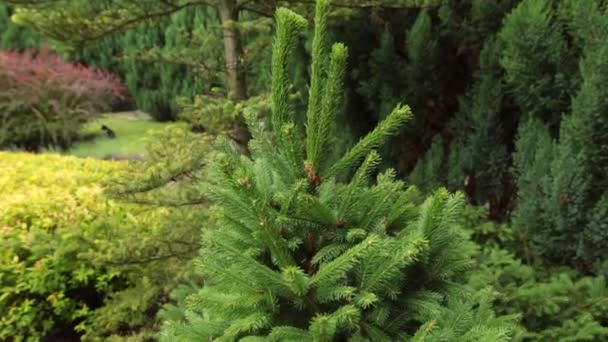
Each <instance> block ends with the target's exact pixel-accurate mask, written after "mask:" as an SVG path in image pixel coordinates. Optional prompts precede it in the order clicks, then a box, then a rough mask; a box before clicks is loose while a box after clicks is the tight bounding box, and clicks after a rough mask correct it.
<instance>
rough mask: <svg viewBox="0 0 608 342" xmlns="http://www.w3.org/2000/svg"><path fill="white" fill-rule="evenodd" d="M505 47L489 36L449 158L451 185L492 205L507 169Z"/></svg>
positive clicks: (458, 119)
mask: <svg viewBox="0 0 608 342" xmlns="http://www.w3.org/2000/svg"><path fill="white" fill-rule="evenodd" d="M501 50H502V46H501V44H500V43H499V42H497V41H495V40H492V39H489V40H488V41H487V42H486V43H485V45H484V47H483V49H482V51H481V56H480V61H479V64H480V67H479V70H478V72H477V74H476V83H475V85H474V86H473V88H472V89H470V90H469V92H468V93H467V95H465V96H464V97H463V98H462V99H461V102H460V112H459V113H458V114H457V115H456V119H455V122H454V130H455V131H456V132H458V135H457V136H456V139H455V141H454V142H453V144H452V149H451V151H450V159H449V164H448V168H449V179H448V180H449V184H450V187H451V188H452V189H455V190H458V189H462V188H465V189H467V190H468V193H469V195H470V196H471V197H472V199H473V200H474V201H475V202H477V203H480V204H482V203H487V202H489V203H490V204H491V205H492V204H494V203H496V202H498V201H499V200H500V198H501V196H503V193H504V190H503V187H504V185H503V182H504V178H505V175H506V173H507V171H508V165H509V154H508V150H507V146H506V143H507V139H506V137H505V134H504V132H503V129H502V125H503V118H504V115H503V113H502V111H503V92H504V85H503V82H502V79H501V76H502V74H501V69H500V67H499V65H498V59H499V56H500V52H501Z"/></svg>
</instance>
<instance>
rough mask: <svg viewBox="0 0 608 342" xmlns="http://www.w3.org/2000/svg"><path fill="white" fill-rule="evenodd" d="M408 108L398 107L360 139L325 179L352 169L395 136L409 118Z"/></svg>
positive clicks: (328, 172)
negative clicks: (370, 152) (373, 150)
mask: <svg viewBox="0 0 608 342" xmlns="http://www.w3.org/2000/svg"><path fill="white" fill-rule="evenodd" d="M411 114H412V113H411V110H410V107H409V106H402V105H399V106H397V107H395V109H394V110H393V112H392V113H391V114H390V115H389V116H388V117H387V118H386V119H385V120H384V121H382V122H381V123H380V124H379V125H378V126H377V127H376V128H375V129H374V130H373V131H372V132H370V133H369V134H368V135H366V136H365V137H364V138H363V139H361V140H360V141H359V142H358V143H357V144H356V145H355V146H354V147H353V148H351V149H350V150H349V151H348V152H347V153H346V154H345V155H344V156H343V157H342V158H340V160H338V161H337V162H336V163H335V164H334V165H333V166H332V167H331V168H330V169H329V170H328V171H327V174H326V177H328V178H329V177H337V176H340V175H342V174H343V173H345V172H346V171H348V170H350V169H352V168H353V167H354V166H355V165H356V164H357V163H358V162H359V161H360V160H361V159H362V158H363V157H364V156H365V155H366V154H367V153H369V151H371V150H372V149H374V148H377V147H378V146H380V145H381V144H382V143H384V142H385V141H386V139H387V138H388V137H390V136H392V135H394V134H396V133H397V132H398V130H399V128H400V127H401V126H402V125H403V124H404V123H405V122H406V121H407V120H408V119H409V118H410V117H411Z"/></svg>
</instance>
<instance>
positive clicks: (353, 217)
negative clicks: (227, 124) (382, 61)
mask: <svg viewBox="0 0 608 342" xmlns="http://www.w3.org/2000/svg"><path fill="white" fill-rule="evenodd" d="M328 7H329V6H328V2H327V1H324V0H319V1H317V8H316V15H315V23H316V26H315V36H314V40H313V60H312V79H311V85H310V96H309V104H308V111H307V116H306V123H307V124H306V126H305V128H303V127H302V126H301V125H297V124H295V123H294V117H295V116H294V112H293V107H292V106H291V105H290V103H291V102H290V101H289V99H288V97H289V96H288V95H289V92H290V87H289V85H290V82H289V75H288V73H287V70H289V68H288V65H289V63H290V60H291V58H290V57H291V55H292V53H293V48H294V45H295V44H296V42H297V39H298V36H299V34H300V32H302V31H303V29H304V28H305V27H306V21H305V20H304V19H303V18H302V17H300V16H299V15H297V14H295V13H293V12H291V11H289V10H286V9H279V10H278V11H277V15H276V18H277V33H276V40H275V44H274V53H273V63H272V66H273V75H272V95H271V101H272V117H271V120H270V124H271V127H272V130H270V131H267V130H265V129H264V125H262V124H261V123H260V122H259V121H258V120H256V118H255V117H254V116H253V115H251V114H249V115H247V120H248V125H249V128H250V130H251V132H252V135H253V139H252V140H251V142H250V151H251V157H246V156H243V155H239V154H238V153H237V152H236V151H235V150H234V148H233V147H231V146H230V145H229V144H228V143H227V142H226V141H225V140H223V139H220V140H219V141H218V143H217V148H218V151H217V153H216V154H215V156H214V157H213V158H212V159H211V160H210V162H209V163H210V165H209V169H208V172H209V177H210V181H209V183H208V184H207V185H206V188H205V189H206V191H207V192H208V194H209V196H210V197H211V198H212V199H213V201H214V203H215V206H214V209H213V211H214V214H213V217H214V225H213V226H211V227H205V230H204V233H203V235H204V236H203V239H202V244H203V245H202V248H201V255H200V258H199V260H198V270H199V271H200V273H201V276H202V277H203V278H204V279H205V286H204V287H203V288H202V289H200V290H198V291H197V292H196V293H195V294H193V295H191V296H190V297H188V298H187V299H186V300H185V303H184V307H183V312H184V316H183V317H184V318H185V320H184V321H168V322H167V323H166V325H165V328H164V329H163V332H162V334H161V339H162V340H166V341H175V340H207V339H214V340H217V341H234V340H241V341H261V340H270V341H333V340H357V341H394V340H404V339H408V338H411V337H412V336H413V335H414V334H415V336H414V337H413V339H414V340H423V339H424V340H445V339H446V338H447V339H451V340H458V339H459V338H461V339H462V340H467V339H472V338H476V337H478V338H481V339H482V340H492V341H497V340H505V339H507V338H508V335H509V329H508V327H507V326H506V325H505V322H504V321H503V320H501V319H497V318H495V317H494V315H493V313H492V311H491V310H490V309H489V306H488V305H487V301H482V302H483V303H484V304H481V305H480V308H479V309H480V310H475V312H474V313H473V312H471V311H472V310H473V306H474V305H473V304H471V301H468V300H460V299H459V298H461V297H459V296H458V293H462V292H463V288H461V287H460V286H458V285H457V281H458V279H459V278H460V279H462V277H463V276H464V271H465V269H466V268H467V265H468V264H469V255H470V254H469V253H471V251H470V250H468V248H467V246H468V244H466V242H465V241H466V239H465V238H464V237H463V235H461V233H460V232H459V231H458V230H456V229H455V223H456V220H457V217H458V216H459V213H460V209H461V206H462V196H461V195H450V194H448V193H447V191H445V190H440V191H438V192H436V193H435V194H434V195H433V196H431V197H429V198H427V199H426V200H424V201H423V203H422V204H420V203H421V200H420V196H419V194H418V193H417V192H416V190H415V189H414V188H409V189H406V188H405V187H404V184H403V182H401V181H398V180H396V179H395V176H394V172H393V171H392V170H388V171H386V172H383V173H380V174H379V175H378V176H377V177H376V181H372V175H373V174H375V171H374V170H375V167H376V166H377V164H378V163H379V156H378V154H377V153H376V152H374V149H375V148H377V147H378V146H379V144H381V143H382V142H383V141H385V140H386V138H387V137H388V136H390V135H392V134H395V133H396V132H397V130H398V129H399V127H400V126H401V125H402V124H403V123H404V122H405V121H406V120H407V119H408V118H409V116H410V111H409V108H408V107H403V106H397V107H396V108H395V109H394V110H393V111H392V113H390V114H389V115H388V116H387V118H386V119H385V120H384V121H382V122H381V123H380V124H379V125H378V126H377V127H376V128H375V129H374V130H373V131H372V132H371V133H370V134H368V135H367V136H365V137H364V138H362V139H361V140H360V141H359V142H358V143H357V144H355V145H354V146H353V147H352V148H351V149H350V150H349V151H348V152H346V153H345V154H343V155H341V156H339V157H338V158H337V159H330V158H329V157H330V156H331V152H330V151H331V150H332V149H333V148H334V147H335V145H336V144H335V142H334V141H333V140H332V137H333V136H334V132H335V128H334V126H333V123H334V120H335V116H336V113H337V111H338V110H339V109H340V108H341V107H342V104H341V102H342V82H343V76H344V70H345V61H346V57H347V51H346V48H345V46H344V45H342V44H334V45H333V46H332V47H331V49H330V48H329V46H328V45H327V42H326V29H327V14H328V10H329V8H328ZM328 61H329V62H328ZM326 62H328V63H327V64H326ZM446 303H448V305H447V307H446V306H445V305H444V304H446ZM174 313H175V312H174ZM173 317H176V316H175V315H173ZM472 317H475V318H472ZM425 322H427V324H425V325H424V326H422V327H421V325H422V324H423V323H425ZM419 328H420V329H419Z"/></svg>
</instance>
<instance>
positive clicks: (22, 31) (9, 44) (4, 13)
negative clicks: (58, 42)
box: [0, 3, 43, 51]
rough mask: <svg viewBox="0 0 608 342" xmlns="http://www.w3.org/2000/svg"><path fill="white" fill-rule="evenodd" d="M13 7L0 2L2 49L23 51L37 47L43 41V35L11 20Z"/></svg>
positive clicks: (0, 41)
mask: <svg viewBox="0 0 608 342" xmlns="http://www.w3.org/2000/svg"><path fill="white" fill-rule="evenodd" d="M12 14H13V8H12V7H11V6H9V5H6V4H3V3H0V49H2V50H16V51H23V50H25V49H35V48H37V47H38V46H39V45H40V43H41V42H42V40H43V39H42V36H41V35H40V34H39V33H37V32H35V31H34V30H31V29H28V28H25V27H21V26H18V25H16V24H15V23H13V22H12V21H11V15H12Z"/></svg>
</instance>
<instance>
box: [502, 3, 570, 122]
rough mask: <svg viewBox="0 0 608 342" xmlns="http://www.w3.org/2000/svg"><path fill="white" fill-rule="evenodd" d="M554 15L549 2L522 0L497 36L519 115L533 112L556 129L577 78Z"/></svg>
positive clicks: (503, 65)
mask: <svg viewBox="0 0 608 342" xmlns="http://www.w3.org/2000/svg"><path fill="white" fill-rule="evenodd" d="M554 16H555V15H554V11H553V9H552V7H551V4H550V3H548V2H546V1H542V0H524V1H522V2H521V3H520V4H519V5H518V6H517V7H516V8H515V9H514V10H513V11H512V12H511V13H510V14H509V15H508V16H507V17H506V19H505V21H504V24H503V26H502V28H501V31H500V35H499V36H500V39H501V41H502V42H503V44H504V48H503V49H504V50H503V52H502V56H501V58H500V64H501V65H502V67H503V68H504V69H505V81H506V84H507V85H508V87H509V89H510V91H511V92H512V94H513V96H514V98H515V100H516V102H517V104H518V106H519V107H520V109H521V111H522V113H523V115H528V114H534V115H537V116H538V117H539V118H541V119H542V120H543V121H544V122H546V123H548V124H549V125H550V127H551V128H552V129H553V131H556V128H557V127H559V125H558V124H559V120H560V117H561V113H564V112H566V111H568V108H569V100H570V95H571V94H572V89H575V88H574V87H575V86H576V80H577V78H576V77H572V75H575V74H576V72H575V70H576V69H575V68H576V63H573V59H572V58H569V57H570V52H569V50H568V46H567V43H566V39H565V38H564V34H563V32H562V30H561V27H560V26H559V25H558V24H557V23H556V22H555V20H554Z"/></svg>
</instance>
